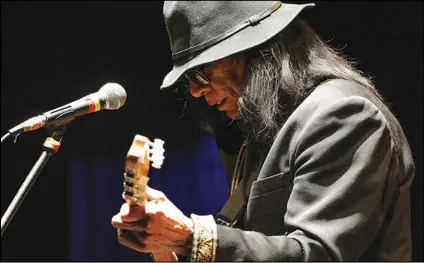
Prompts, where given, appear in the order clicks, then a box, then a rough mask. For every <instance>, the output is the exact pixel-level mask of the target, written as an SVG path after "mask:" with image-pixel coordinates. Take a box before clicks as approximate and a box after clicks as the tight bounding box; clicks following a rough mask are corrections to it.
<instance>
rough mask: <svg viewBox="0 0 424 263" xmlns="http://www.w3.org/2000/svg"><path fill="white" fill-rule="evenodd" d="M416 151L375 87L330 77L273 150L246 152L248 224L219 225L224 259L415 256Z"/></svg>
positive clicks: (245, 220) (294, 116)
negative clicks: (412, 197) (413, 198)
mask: <svg viewBox="0 0 424 263" xmlns="http://www.w3.org/2000/svg"><path fill="white" fill-rule="evenodd" d="M414 172H415V166H414V163H413V158H412V155H411V151H410V148H409V145H408V142H407V140H406V138H405V135H404V133H403V131H402V128H401V127H400V125H399V123H398V121H397V120H396V118H395V117H394V116H393V114H392V113H391V112H390V111H389V109H388V108H387V107H386V106H385V105H384V104H383V103H381V102H380V101H379V100H378V99H377V97H376V96H375V95H374V94H372V92H370V91H368V90H367V89H365V88H363V87H362V86H360V85H358V84H356V83H353V82H350V81H346V80H330V81H326V82H325V83H323V84H322V85H320V86H319V87H317V88H316V89H315V91H313V92H312V93H311V94H310V95H309V96H308V97H307V98H306V99H305V100H304V101H303V102H302V104H301V105H299V107H298V108H297V109H296V110H295V111H294V112H293V113H292V114H291V116H290V117H289V118H288V120H287V122H286V123H285V124H284V126H283V127H282V129H281V131H280V132H279V134H278V135H277V137H276V139H275V141H274V143H273V145H272V147H271V148H270V149H269V151H268V150H267V151H265V152H263V151H262V152H261V151H258V150H256V149H254V148H252V147H251V148H249V146H248V147H247V149H246V159H245V163H244V168H243V181H244V184H243V187H244V196H245V199H246V205H247V207H246V210H245V213H244V217H243V220H242V222H241V224H240V226H239V227H240V228H241V229H238V228H229V227H225V226H220V225H219V226H218V228H217V233H218V248H217V252H216V260H217V261H297V260H305V261H306V260H307V261H332V260H336V261H410V260H411V246H412V245H411V227H410V224H411V218H410V185H411V182H412V179H413V177H414Z"/></svg>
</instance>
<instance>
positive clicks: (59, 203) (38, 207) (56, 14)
mask: <svg viewBox="0 0 424 263" xmlns="http://www.w3.org/2000/svg"><path fill="white" fill-rule="evenodd" d="M306 17H307V20H308V21H309V22H310V23H311V24H312V25H313V26H314V28H315V29H316V31H317V32H318V33H320V34H321V35H322V36H323V37H324V39H326V40H330V44H331V45H333V46H335V47H337V48H340V49H343V52H344V53H345V54H346V55H347V56H348V57H351V58H354V59H355V61H357V62H358V63H359V68H360V69H362V70H363V71H364V72H365V73H367V74H371V75H372V76H374V79H375V82H376V84H377V87H378V89H379V90H380V91H381V92H382V94H383V95H384V96H385V97H386V99H387V100H388V101H389V102H390V103H391V108H392V110H393V112H394V113H395V115H396V116H397V117H398V118H399V120H400V123H401V124H402V126H403V128H404V131H405V133H406V135H407V138H408V140H409V142H410V145H411V148H412V151H413V155H414V158H415V162H416V167H417V173H416V178H415V181H414V184H413V191H412V196H411V198H412V204H413V208H412V215H413V218H412V219H413V220H412V226H413V234H414V236H413V238H414V239H413V241H414V260H415V261H422V260H423V256H422V230H423V229H422V222H423V217H422V171H423V170H422V88H423V82H422V70H423V64H422V58H423V54H422V49H423V48H422V2H421V1H417V2H409V1H403V2H400V1H398V2H379V3H377V2H371V1H370V2H353V1H352V2H346V1H335V2H331V3H330V2H327V1H321V2H318V3H317V7H316V8H315V9H314V10H311V11H310V12H308V13H307V14H306ZM171 67H172V61H171V56H170V50H169V44H168V39H167V34H166V31H165V25H164V22H163V16H162V2H126V1H120V2H94V1H87V2H72V1H71V2H60V1H57V2H55V1H52V2H35V1H34V2H32V1H31V2H19V1H2V2H1V134H2V135H3V134H5V133H6V131H7V130H8V129H9V128H11V127H13V126H14V125H16V124H19V123H20V122H22V121H23V120H25V119H27V118H29V117H31V116H33V115H35V114H39V113H42V112H44V111H47V110H50V109H53V108H55V107H57V106H60V105H63V104H65V103H68V102H70V101H73V100H75V99H78V98H80V97H82V96H83V95H86V94H89V93H92V92H96V91H97V90H98V89H99V88H100V87H101V86H102V85H104V84H105V83H106V82H117V83H119V84H121V85H122V86H123V87H124V88H125V89H126V91H127V94H128V97H127V104H126V105H125V106H124V107H123V108H121V109H120V110H118V111H109V112H107V111H102V112H98V113H96V114H95V115H92V116H90V117H83V118H80V119H78V121H74V122H73V123H72V125H71V126H70V127H69V128H68V130H67V132H66V136H65V140H64V143H63V146H62V148H61V149H60V151H59V154H58V155H57V156H54V157H52V159H51V160H50V161H49V163H48V164H47V166H46V167H45V168H44V170H43V172H42V174H41V176H40V177H39V179H38V180H37V181H36V183H35V185H34V187H33V188H32V189H31V191H30V193H29V194H28V196H27V197H26V199H25V201H24V202H23V204H22V205H21V207H20V209H19V210H18V213H17V214H16V216H15V217H14V219H13V221H12V223H11V224H10V226H9V227H8V229H7V231H6V233H5V234H4V235H3V236H2V240H1V247H2V253H1V255H2V260H3V261H67V260H68V258H69V255H68V250H67V246H68V244H67V240H68V239H67V236H68V224H69V222H68V221H67V218H68V217H67V216H68V215H67V209H66V203H67V202H66V196H67V193H66V172H65V171H64V168H63V167H65V166H66V162H67V160H68V158H69V156H70V155H72V154H80V155H83V156H86V157H87V158H90V156H92V155H94V154H96V153H98V152H103V153H106V154H107V153H110V154H111V155H118V156H119V155H120V156H124V155H125V154H126V150H127V149H128V147H129V144H128V143H129V142H131V141H132V138H133V136H134V134H136V133H142V134H144V135H146V136H149V137H150V136H151V137H159V138H163V139H164V140H165V141H167V142H168V147H169V148H170V149H171V150H178V149H179V148H180V147H185V145H187V144H188V143H190V142H195V141H196V140H195V138H196V136H197V133H196V132H195V131H194V130H195V126H194V125H192V123H191V122H189V121H188V120H187V118H184V117H183V118H180V116H181V110H182V107H183V101H175V100H172V99H171V98H169V97H168V96H164V95H161V93H160V92H159V86H160V84H161V82H162V78H163V77H164V76H165V74H166V73H167V72H168V71H169V70H170V69H171ZM46 136H48V132H47V131H46V130H39V131H36V132H33V133H31V134H23V135H21V136H20V137H18V140H17V143H16V144H14V143H13V142H12V140H10V141H7V142H5V143H4V144H3V145H2V151H1V153H2V157H1V177H2V178H1V191H2V193H1V198H2V202H1V203H2V207H1V208H2V214H3V213H4V211H5V210H6V208H7V206H8V205H9V203H10V202H11V200H12V198H13V196H14V195H15V194H16V192H17V190H18V189H19V187H20V186H21V184H22V182H23V180H24V179H25V177H26V175H27V174H28V172H29V170H30V169H31V167H32V165H33V164H34V163H35V161H36V160H37V158H38V156H39V154H40V146H41V143H42V142H43V140H44V139H45V138H46Z"/></svg>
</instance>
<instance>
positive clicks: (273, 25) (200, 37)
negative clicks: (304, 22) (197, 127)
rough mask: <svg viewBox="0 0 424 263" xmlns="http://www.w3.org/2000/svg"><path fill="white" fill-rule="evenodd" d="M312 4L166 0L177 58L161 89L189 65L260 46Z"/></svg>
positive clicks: (169, 26) (170, 37)
mask: <svg viewBox="0 0 424 263" xmlns="http://www.w3.org/2000/svg"><path fill="white" fill-rule="evenodd" d="M312 6H314V4H313V3H309V4H287V3H282V2H280V1H194V2H193V1H165V4H164V6H163V15H164V18H165V24H166V29H167V31H168V37H169V42H170V46H171V51H172V59H173V61H174V67H173V69H172V70H171V71H170V72H169V73H168V74H167V75H166V76H165V78H164V80H163V83H162V86H161V89H165V88H167V87H170V86H172V85H173V84H175V82H176V81H177V80H178V79H179V78H180V77H181V76H182V75H183V74H184V72H186V71H187V70H189V69H192V68H195V67H197V66H200V65H203V64H208V63H211V62H214V61H217V60H220V59H222V58H225V57H228V56H230V55H233V54H236V53H238V52H241V51H244V50H247V49H250V48H252V47H255V46H258V45H260V44H262V43H264V42H266V41H267V40H269V39H271V38H272V37H273V36H275V35H277V34H278V33H279V32H280V31H281V30H283V29H284V28H285V27H286V26H287V25H288V24H289V23H290V22H291V21H293V19H294V18H295V17H296V16H298V14H299V13H300V12H301V11H302V10H303V9H304V8H305V7H312Z"/></svg>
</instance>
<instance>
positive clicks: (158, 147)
mask: <svg viewBox="0 0 424 263" xmlns="http://www.w3.org/2000/svg"><path fill="white" fill-rule="evenodd" d="M163 144H164V142H163V141H162V140H159V139H155V140H154V142H153V143H152V142H151V141H150V140H149V139H148V138H147V137H144V136H141V135H138V134H137V135H135V137H134V140H133V142H132V144H131V147H130V149H129V150H128V153H127V158H126V160H125V173H124V193H123V194H122V197H123V198H124V199H125V201H126V202H127V203H129V204H130V205H140V206H144V205H145V203H146V186H147V183H148V182H149V177H148V173H149V169H150V161H152V166H153V167H155V168H160V167H161V165H162V163H163V159H164V156H163V153H164V148H163ZM151 255H152V258H153V259H154V260H155V261H162V262H163V261H178V257H177V255H176V254H175V253H174V252H155V253H151Z"/></svg>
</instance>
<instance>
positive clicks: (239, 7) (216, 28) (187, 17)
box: [163, 1, 275, 59]
mask: <svg viewBox="0 0 424 263" xmlns="http://www.w3.org/2000/svg"><path fill="white" fill-rule="evenodd" d="M274 3H275V1H165V4H164V6H163V15H164V19H165V24H166V29H167V32H168V37H169V42H170V47H171V51H172V53H173V55H174V59H175V57H176V56H177V55H178V54H181V55H186V54H191V53H193V52H195V51H198V50H202V49H204V48H207V47H208V46H210V44H214V43H211V41H210V40H212V39H218V38H219V37H220V36H221V37H222V36H224V35H225V33H226V32H228V31H229V30H231V29H233V28H235V27H236V26H238V25H240V24H242V23H245V22H246V21H248V20H249V18H251V17H253V16H256V15H258V14H259V13H261V12H263V11H264V10H266V9H267V8H269V7H270V6H272V5H273V4H274ZM208 41H209V43H206V42H208ZM202 44H204V45H203V46H202ZM196 47H197V49H196ZM184 51H186V52H184ZM183 53H184V54H183Z"/></svg>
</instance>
